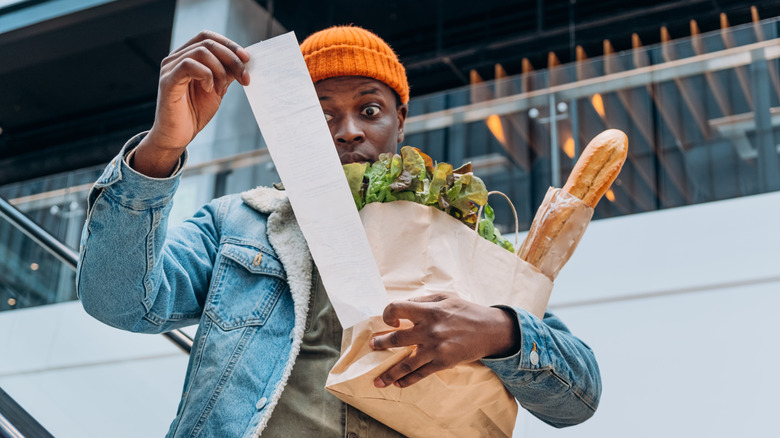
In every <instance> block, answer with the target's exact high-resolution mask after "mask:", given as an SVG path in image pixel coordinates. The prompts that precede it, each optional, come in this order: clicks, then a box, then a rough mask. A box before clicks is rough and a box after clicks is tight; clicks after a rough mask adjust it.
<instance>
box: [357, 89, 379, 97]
mask: <svg viewBox="0 0 780 438" xmlns="http://www.w3.org/2000/svg"><path fill="white" fill-rule="evenodd" d="M368 94H379V89H378V88H369V89H366V90H363V91H359V92H358V93H357V94H355V97H362V96H366V95H368Z"/></svg>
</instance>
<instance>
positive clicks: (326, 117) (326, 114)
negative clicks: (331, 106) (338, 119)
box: [324, 113, 333, 122]
mask: <svg viewBox="0 0 780 438" xmlns="http://www.w3.org/2000/svg"><path fill="white" fill-rule="evenodd" d="M324 114H325V121H326V122H330V121H331V120H333V116H332V115H330V114H328V113H324Z"/></svg>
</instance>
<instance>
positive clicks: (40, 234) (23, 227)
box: [0, 196, 193, 354]
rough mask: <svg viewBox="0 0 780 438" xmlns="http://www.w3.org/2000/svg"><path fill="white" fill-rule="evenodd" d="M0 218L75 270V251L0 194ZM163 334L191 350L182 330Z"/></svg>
mask: <svg viewBox="0 0 780 438" xmlns="http://www.w3.org/2000/svg"><path fill="white" fill-rule="evenodd" d="M0 218H3V219H5V220H7V221H8V222H9V223H10V224H11V225H13V226H14V227H16V228H17V229H18V230H19V231H21V232H22V233H24V234H26V235H27V236H28V237H29V238H31V239H32V240H33V241H35V243H37V244H38V245H40V246H41V247H43V249H45V250H46V251H48V252H49V253H51V254H52V255H53V256H54V257H57V258H58V259H59V260H60V261H62V262H63V263H64V264H65V265H66V266H68V267H70V268H71V269H73V270H74V271H75V270H76V265H77V263H78V260H79V256H78V254H77V253H76V251H73V250H72V249H70V248H69V247H68V246H67V245H65V244H64V243H62V242H60V241H59V240H57V238H56V237H54V236H52V235H51V234H49V232H48V231H46V230H44V229H43V228H41V226H40V225H38V224H37V223H35V221H33V220H32V219H30V218H28V217H27V216H25V214H24V213H22V212H21V211H19V210H18V209H17V208H16V207H14V206H13V205H11V203H9V202H8V201H6V200H5V198H3V197H2V196H0ZM163 336H165V337H166V338H168V340H170V341H171V342H173V343H174V344H176V346H177V347H179V348H181V349H182V351H184V352H185V353H187V354H189V353H190V352H191V351H192V342H193V341H192V338H191V337H189V336H188V335H187V334H186V333H184V332H183V331H181V330H173V331H171V332H168V333H163Z"/></svg>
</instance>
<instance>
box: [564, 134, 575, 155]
mask: <svg viewBox="0 0 780 438" xmlns="http://www.w3.org/2000/svg"><path fill="white" fill-rule="evenodd" d="M563 152H564V153H565V154H566V156H567V157H569V158H574V138H572V137H569V138H567V139H566V141H564V142H563Z"/></svg>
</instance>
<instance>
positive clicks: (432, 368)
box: [396, 362, 445, 388]
mask: <svg viewBox="0 0 780 438" xmlns="http://www.w3.org/2000/svg"><path fill="white" fill-rule="evenodd" d="M443 369H445V368H444V367H441V366H438V365H434V364H433V362H428V363H427V364H425V365H423V366H421V367H420V368H418V369H417V370H415V371H414V372H412V373H409V374H407V375H405V376H404V377H402V378H400V379H398V380H397V381H396V384H397V385H398V386H400V387H401V388H406V387H408V386H412V385H414V384H415V383H417V382H419V381H420V380H422V379H424V378H426V377H428V376H430V375H431V374H433V373H436V372H439V371H441V370H443Z"/></svg>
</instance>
